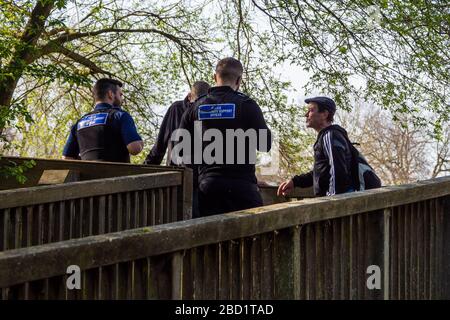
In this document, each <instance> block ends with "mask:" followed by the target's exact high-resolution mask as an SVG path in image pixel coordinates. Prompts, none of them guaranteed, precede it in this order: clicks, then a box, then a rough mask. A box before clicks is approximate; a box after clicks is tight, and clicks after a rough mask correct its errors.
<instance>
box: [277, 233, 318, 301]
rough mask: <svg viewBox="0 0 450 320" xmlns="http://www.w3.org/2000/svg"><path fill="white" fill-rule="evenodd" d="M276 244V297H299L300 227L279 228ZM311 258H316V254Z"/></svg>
mask: <svg viewBox="0 0 450 320" xmlns="http://www.w3.org/2000/svg"><path fill="white" fill-rule="evenodd" d="M274 245H275V251H274V253H275V257H274V267H275V268H274V269H275V270H274V271H275V275H274V277H275V296H276V297H275V298H277V299H299V297H300V228H299V227H298V226H296V227H293V228H288V229H283V230H279V231H278V233H276V236H275V238H274ZM311 258H312V259H314V255H312V256H311ZM312 284H313V285H314V283H312Z"/></svg>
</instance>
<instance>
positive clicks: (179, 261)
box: [171, 252, 212, 300]
mask: <svg viewBox="0 0 450 320" xmlns="http://www.w3.org/2000/svg"><path fill="white" fill-rule="evenodd" d="M183 255H184V253H183V252H175V253H173V254H172V261H171V262H172V265H171V268H172V271H171V273H172V279H171V280H172V296H171V299H172V300H181V299H183ZM211 285H212V284H211Z"/></svg>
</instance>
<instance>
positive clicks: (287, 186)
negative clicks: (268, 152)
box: [277, 180, 294, 197]
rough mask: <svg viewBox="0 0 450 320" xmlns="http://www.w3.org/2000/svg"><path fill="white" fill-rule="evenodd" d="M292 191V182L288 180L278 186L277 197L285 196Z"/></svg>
mask: <svg viewBox="0 0 450 320" xmlns="http://www.w3.org/2000/svg"><path fill="white" fill-rule="evenodd" d="M293 190H294V181H292V180H288V181H285V182H283V183H282V184H280V186H279V187H278V192H277V195H278V196H284V197H285V196H287V195H289V194H290V193H291V192H292V191H293Z"/></svg>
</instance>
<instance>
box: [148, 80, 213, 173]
mask: <svg viewBox="0 0 450 320" xmlns="http://www.w3.org/2000/svg"><path fill="white" fill-rule="evenodd" d="M209 87H210V86H209V84H208V83H207V82H205V81H196V82H195V83H194V84H193V85H192V88H191V91H190V92H189V93H188V95H187V96H186V98H184V100H180V101H175V102H174V103H173V104H172V105H171V106H170V107H169V110H167V112H166V114H165V115H164V118H163V121H162V123H161V128H160V129H159V133H158V138H157V140H156V144H155V145H154V146H153V148H152V150H151V151H150V153H149V154H148V156H147V158H146V159H145V162H144V163H145V164H156V165H160V164H161V162H162V160H163V158H164V155H165V153H166V150H167V148H168V149H169V151H168V153H167V161H166V164H167V165H168V166H169V165H175V163H174V162H173V161H172V159H171V150H172V149H173V143H172V141H171V137H172V133H173V132H174V131H175V130H176V129H178V127H179V126H180V121H181V117H182V116H183V113H184V112H185V111H186V110H187V109H188V108H190V107H191V106H192V103H193V102H194V101H195V100H197V99H198V98H199V97H201V96H204V95H206V94H207V93H208V89H209Z"/></svg>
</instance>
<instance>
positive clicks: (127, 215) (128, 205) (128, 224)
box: [124, 192, 132, 230]
mask: <svg viewBox="0 0 450 320" xmlns="http://www.w3.org/2000/svg"><path fill="white" fill-rule="evenodd" d="M125 199H126V201H125V224H124V226H125V230H129V229H130V227H131V214H132V213H131V194H130V192H127V193H126V194H125Z"/></svg>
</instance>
